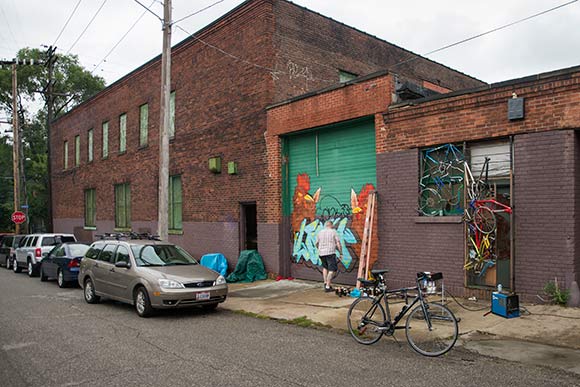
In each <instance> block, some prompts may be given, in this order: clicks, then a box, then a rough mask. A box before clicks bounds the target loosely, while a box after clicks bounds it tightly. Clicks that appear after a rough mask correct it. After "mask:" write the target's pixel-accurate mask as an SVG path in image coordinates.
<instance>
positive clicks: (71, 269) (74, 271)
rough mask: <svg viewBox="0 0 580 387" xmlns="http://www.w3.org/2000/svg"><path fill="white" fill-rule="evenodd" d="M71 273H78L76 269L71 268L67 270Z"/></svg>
mask: <svg viewBox="0 0 580 387" xmlns="http://www.w3.org/2000/svg"><path fill="white" fill-rule="evenodd" d="M68 270H69V271H70V272H71V273H76V272H78V271H79V268H78V267H71V268H70V269H68Z"/></svg>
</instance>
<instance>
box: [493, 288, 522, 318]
mask: <svg viewBox="0 0 580 387" xmlns="http://www.w3.org/2000/svg"><path fill="white" fill-rule="evenodd" d="M491 312H492V313H493V314H496V315H498V316H502V317H505V318H514V317H520V300H519V297H518V296H517V294H506V293H502V292H493V293H492V294H491Z"/></svg>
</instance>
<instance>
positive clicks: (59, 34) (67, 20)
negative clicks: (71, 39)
mask: <svg viewBox="0 0 580 387" xmlns="http://www.w3.org/2000/svg"><path fill="white" fill-rule="evenodd" d="M82 1H83V0H79V1H78V2H77V5H75V7H74V9H73V11H72V12H71V14H70V15H69V17H68V19H66V22H65V23H64V26H62V29H61V30H60V32H59V33H58V36H57V37H56V39H55V40H54V43H53V44H52V46H53V47H54V46H56V42H57V41H58V39H60V36H61V35H62V33H63V32H64V30H65V28H66V26H68V23H69V22H70V21H71V19H72V17H73V16H74V14H75V12H76V11H77V9H78V8H79V5H81V2H82Z"/></svg>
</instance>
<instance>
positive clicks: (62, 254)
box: [40, 243, 89, 288]
mask: <svg viewBox="0 0 580 387" xmlns="http://www.w3.org/2000/svg"><path fill="white" fill-rule="evenodd" d="M88 249H89V246H88V245H85V244H84V243H63V244H61V245H58V246H55V248H53V249H52V250H51V251H50V252H49V253H48V254H47V255H46V256H45V257H44V258H43V259H42V261H40V280H41V281H43V282H44V281H47V280H48V279H49V278H56V282H57V284H58V286H59V287H61V288H65V287H67V286H68V285H69V284H71V283H76V282H77V277H78V275H79V266H80V264H81V259H82V258H83V256H84V255H85V253H86V252H87V250H88Z"/></svg>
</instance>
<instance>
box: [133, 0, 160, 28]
mask: <svg viewBox="0 0 580 387" xmlns="http://www.w3.org/2000/svg"><path fill="white" fill-rule="evenodd" d="M134 1H135V2H136V3H137V4H139V5H140V6H141V7H143V8H145V12H149V13H150V14H151V15H153V16H155V17H156V18H157V19H158V20H159V21H160V22H162V23H163V18H162V17H159V15H157V14H156V13H155V12H153V11H152V10H151V5H153V4H155V3H156V0H154V1H153V3H151V5H150V6H149V7H147V6H145V5H144V4H143V3H142V2H140V1H139V0H134Z"/></svg>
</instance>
